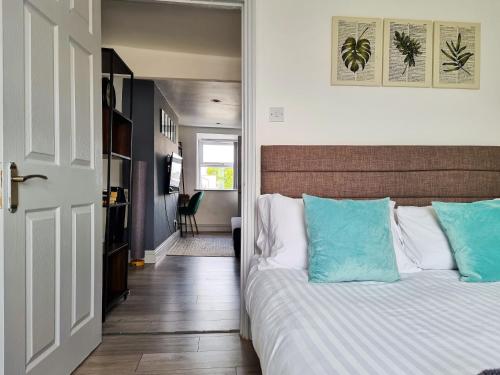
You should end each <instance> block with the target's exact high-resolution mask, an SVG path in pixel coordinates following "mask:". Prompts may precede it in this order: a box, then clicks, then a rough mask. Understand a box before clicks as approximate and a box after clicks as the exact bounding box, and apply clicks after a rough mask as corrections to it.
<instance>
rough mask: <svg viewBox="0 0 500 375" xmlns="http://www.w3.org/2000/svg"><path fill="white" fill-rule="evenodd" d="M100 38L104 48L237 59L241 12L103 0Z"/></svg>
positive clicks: (239, 54) (156, 3)
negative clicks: (159, 51) (129, 48)
mask: <svg viewBox="0 0 500 375" xmlns="http://www.w3.org/2000/svg"><path fill="white" fill-rule="evenodd" d="M205 2H207V1H205ZM102 39H103V44H104V45H117V46H127V47H134V48H142V49H153V50H166V51H172V52H182V53H193V54H202V55H215V56H227V57H240V56H241V11H240V10H239V9H230V8H220V7H206V6H193V5H186V4H175V3H171V2H160V1H158V2H144V1H125V0H104V1H103V2H102Z"/></svg>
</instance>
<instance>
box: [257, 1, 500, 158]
mask: <svg viewBox="0 0 500 375" xmlns="http://www.w3.org/2000/svg"><path fill="white" fill-rule="evenodd" d="M256 1H257V4H256V65H257V66H256V90H257V91H256V98H257V99H256V100H257V104H256V105H257V113H256V122H257V144H258V146H260V145H270V144H375V145H380V144H410V145H411V144H436V145H441V144H446V145H460V144H464V145H500V126H499V125H500V124H499V121H500V120H499V119H500V74H499V73H498V61H500V49H498V48H497V47H498V45H499V42H498V36H499V35H500V1H497V0H475V1H469V0H439V1H436V0H419V1H414V0H376V1H373V0H308V1H304V0H256ZM335 15H336V16H366V17H381V18H390V17H392V18H412V19H424V20H425V19H430V20H451V21H470V22H481V24H482V56H481V90H479V91H468V90H443V89H416V88H382V87H339V86H330V69H331V17H332V16H335ZM275 106H283V107H285V120H286V122H285V123H282V124H280V123H269V122H268V111H269V107H275ZM259 149H260V147H259ZM258 154H260V151H258ZM257 165H259V163H257Z"/></svg>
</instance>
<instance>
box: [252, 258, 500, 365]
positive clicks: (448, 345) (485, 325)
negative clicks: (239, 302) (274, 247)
mask: <svg viewBox="0 0 500 375" xmlns="http://www.w3.org/2000/svg"><path fill="white" fill-rule="evenodd" d="M246 305H247V311H248V313H249V315H250V319H251V324H252V339H253V343H254V347H255V350H256V352H257V354H258V356H259V358H260V361H261V366H262V370H263V373H264V374H265V375H306V374H311V375H313V374H314V375H316V374H317V375H321V374H328V375H332V374H366V375H373V374H384V375H389V374H398V375H401V374H411V375H413V374H415V375H417V374H422V375H424V374H425V375H433V374H453V375H459V374H464V375H465V374H467V375H472V374H478V373H480V372H481V371H483V370H485V369H492V368H500V283H490V284H467V283H463V282H460V281H459V280H458V274H457V272H456V271H423V272H420V273H416V274H408V275H402V280H401V281H399V282H396V283H392V284H383V283H342V284H310V283H308V281H307V273H306V271H302V270H291V269H268V270H259V269H258V267H257V265H256V264H255V262H254V266H253V267H252V269H251V271H250V274H249V278H248V283H247V289H246Z"/></svg>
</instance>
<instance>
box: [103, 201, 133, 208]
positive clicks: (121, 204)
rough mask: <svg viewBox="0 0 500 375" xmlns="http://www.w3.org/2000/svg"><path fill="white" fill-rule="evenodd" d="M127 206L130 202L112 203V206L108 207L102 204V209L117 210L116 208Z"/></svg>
mask: <svg viewBox="0 0 500 375" xmlns="http://www.w3.org/2000/svg"><path fill="white" fill-rule="evenodd" d="M129 204H130V202H124V203H113V204H110V205H109V206H107V205H105V204H103V205H102V207H103V208H117V207H125V206H128V205H129Z"/></svg>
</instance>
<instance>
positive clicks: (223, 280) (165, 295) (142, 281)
mask: <svg viewBox="0 0 500 375" xmlns="http://www.w3.org/2000/svg"><path fill="white" fill-rule="evenodd" d="M129 287H130V296H129V297H128V299H127V301H125V302H124V303H122V304H120V305H119V306H117V307H116V308H115V309H114V310H113V311H112V312H111V314H110V315H109V316H108V317H107V319H106V323H105V324H104V326H103V332H104V334H110V333H186V332H221V331H222V332H228V331H234V332H238V331H239V326H240V320H239V319H240V272H239V264H238V261H237V260H236V259H235V258H231V257H229V258H209V257H177V256H169V257H165V258H164V259H163V260H162V261H160V262H159V263H157V264H155V265H149V264H148V265H146V267H145V269H143V270H134V271H131V272H130V273H129Z"/></svg>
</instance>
